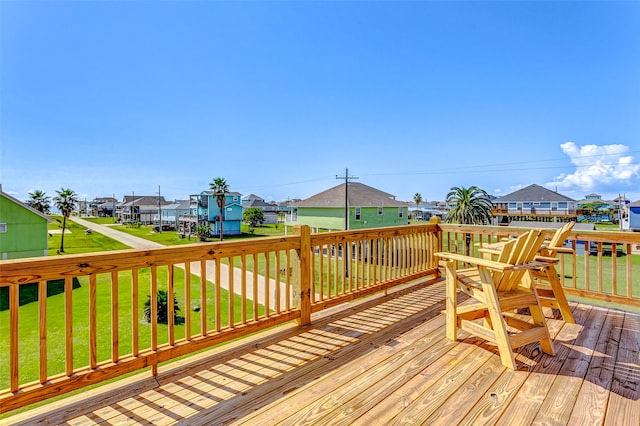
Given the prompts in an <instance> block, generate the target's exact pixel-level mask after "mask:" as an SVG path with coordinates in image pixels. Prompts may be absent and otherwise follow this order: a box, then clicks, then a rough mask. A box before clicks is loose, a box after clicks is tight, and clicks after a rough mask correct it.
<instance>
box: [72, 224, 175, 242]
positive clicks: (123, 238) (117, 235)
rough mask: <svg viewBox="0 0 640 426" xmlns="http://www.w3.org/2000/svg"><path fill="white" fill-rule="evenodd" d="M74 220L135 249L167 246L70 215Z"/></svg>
mask: <svg viewBox="0 0 640 426" xmlns="http://www.w3.org/2000/svg"><path fill="white" fill-rule="evenodd" d="M69 219H71V220H72V221H74V222H76V223H78V224H80V225H82V226H85V227H87V228H91V230H92V231H95V232H97V233H99V234H103V235H106V236H107V237H109V238H113V239H114V240H116V241H120V242H121V243H123V244H126V245H128V246H129V247H131V248H135V249H149V248H160V247H166V246H165V245H163V244H160V243H156V242H154V241H149V240H145V239H144V238H140V237H136V236H134V235H131V234H127V233H126V232H122V231H118V230H117V229H113V228H112V227H110V226H106V225H99V224H97V223H93V222H89V221H88V220H84V219H80V218H79V217H75V216H71V217H69Z"/></svg>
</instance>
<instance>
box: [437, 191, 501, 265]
mask: <svg viewBox="0 0 640 426" xmlns="http://www.w3.org/2000/svg"><path fill="white" fill-rule="evenodd" d="M447 204H453V205H454V206H453V207H452V208H451V210H449V213H447V216H446V218H445V222H448V223H460V224H463V225H484V224H486V223H487V222H488V221H490V220H491V218H492V217H493V215H492V214H491V209H492V208H493V203H492V202H491V199H490V198H489V194H487V192H486V191H485V190H484V189H480V188H478V187H477V186H470V187H469V188H464V187H457V186H454V187H452V188H451V191H450V192H449V193H448V194H447ZM465 237H466V238H465V243H466V253H467V256H469V251H470V247H471V234H466V235H465Z"/></svg>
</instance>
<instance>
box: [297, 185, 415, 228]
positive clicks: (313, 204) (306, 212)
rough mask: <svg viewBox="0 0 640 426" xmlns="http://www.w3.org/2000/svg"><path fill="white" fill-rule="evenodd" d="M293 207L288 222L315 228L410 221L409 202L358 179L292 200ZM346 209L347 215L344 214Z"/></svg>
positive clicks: (401, 223)
mask: <svg viewBox="0 0 640 426" xmlns="http://www.w3.org/2000/svg"><path fill="white" fill-rule="evenodd" d="M345 192H346V194H345ZM345 201H346V203H345ZM291 208H292V209H293V211H292V213H291V214H290V215H288V216H287V220H286V222H285V223H286V224H287V225H290V226H291V225H309V226H310V227H311V228H313V229H315V230H319V229H327V230H344V229H363V228H376V227H381V226H398V225H406V224H407V223H408V205H407V203H405V202H402V201H398V200H396V199H395V196H394V195H392V194H389V193H386V192H383V191H380V190H379V189H376V188H372V187H370V186H367V185H364V184H362V183H356V182H349V183H348V184H344V183H343V184H340V185H338V186H335V187H333V188H331V189H328V190H326V191H323V192H321V193H319V194H316V195H313V196H312V197H309V198H307V199H305V200H302V201H298V202H296V203H292V205H291ZM347 212H348V215H346V214H345V213H347ZM345 216H346V220H345ZM345 222H346V223H345Z"/></svg>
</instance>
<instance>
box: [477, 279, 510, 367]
mask: <svg viewBox="0 0 640 426" xmlns="http://www.w3.org/2000/svg"><path fill="white" fill-rule="evenodd" d="M483 272H484V271H483ZM482 275H488V274H482ZM482 288H483V290H484V292H485V295H486V298H487V310H488V312H489V319H490V322H491V325H492V328H493V333H494V335H495V339H496V345H497V346H498V352H499V353H500V360H501V361H502V365H504V366H505V367H507V368H509V369H511V370H515V369H516V367H517V365H516V358H515V355H514V354H513V349H511V343H510V340H509V332H508V331H507V324H506V323H505V320H504V317H503V314H502V309H501V308H500V304H499V302H498V293H497V292H496V289H495V287H494V286H493V284H491V277H490V276H484V277H482Z"/></svg>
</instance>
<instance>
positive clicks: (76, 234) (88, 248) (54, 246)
mask: <svg viewBox="0 0 640 426" xmlns="http://www.w3.org/2000/svg"><path fill="white" fill-rule="evenodd" d="M51 217H52V218H53V220H52V221H51V222H50V223H49V250H48V254H49V256H56V255H58V254H60V253H59V251H58V250H59V249H60V240H61V239H62V216H59V215H52V216H51ZM86 230H87V228H85V227H84V226H82V225H78V224H77V223H75V222H73V221H71V220H67V228H66V231H65V234H64V253H66V254H77V253H94V252H100V251H111V250H123V249H128V248H130V247H129V246H127V245H125V244H122V243H121V242H119V241H116V240H114V239H111V238H109V237H106V236H104V235H102V234H99V233H97V232H93V233H91V234H87V233H85V231H86Z"/></svg>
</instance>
